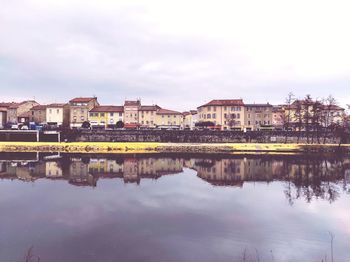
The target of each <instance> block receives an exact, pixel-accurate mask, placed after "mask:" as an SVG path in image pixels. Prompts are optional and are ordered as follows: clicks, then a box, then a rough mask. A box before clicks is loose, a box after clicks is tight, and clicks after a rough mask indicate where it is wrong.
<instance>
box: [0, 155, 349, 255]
mask: <svg viewBox="0 0 350 262" xmlns="http://www.w3.org/2000/svg"><path fill="white" fill-rule="evenodd" d="M0 159H3V160H1V161H0V210H1V216H0V261H4V262H5V261H10V262H11V261H15V262H16V261H25V260H24V255H25V254H26V252H27V251H28V249H29V248H30V247H33V249H32V250H33V253H34V254H35V255H37V256H40V258H41V260H40V261H41V262H42V261H50V262H61V261H65V262H77V261H84V262H90V261H91V262H92V261H106V262H109V261H110V262H112V261H113V262H115V261H208V262H209V261H242V260H243V256H244V253H245V254H246V257H248V258H249V259H251V260H252V261H255V260H257V259H256V258H257V257H259V259H260V261H276V262H277V261H281V262H292V261H321V260H322V259H324V257H325V255H327V258H328V261H330V255H331V249H330V239H331V237H330V233H329V232H331V233H332V234H333V235H334V236H335V238H334V261H338V262H348V261H350V251H349V247H350V195H349V192H350V185H349V184H350V159H349V158H346V157H335V156H332V157H330V156H329V157H322V156H314V157H310V156H309V157H307V156H264V155H262V156H255V157H254V156H228V155H215V156H211V155H90V156H89V155H39V154H36V153H23V154H4V153H2V154H1V155H0ZM246 261H249V260H246Z"/></svg>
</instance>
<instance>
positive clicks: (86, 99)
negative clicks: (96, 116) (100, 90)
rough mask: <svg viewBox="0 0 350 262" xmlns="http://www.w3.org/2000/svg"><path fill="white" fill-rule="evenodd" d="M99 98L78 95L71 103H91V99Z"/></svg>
mask: <svg viewBox="0 0 350 262" xmlns="http://www.w3.org/2000/svg"><path fill="white" fill-rule="evenodd" d="M95 99H97V98H96V97H76V98H73V99H72V100H70V101H69V102H70V103H89V102H90V101H91V100H95Z"/></svg>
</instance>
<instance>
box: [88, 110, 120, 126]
mask: <svg viewBox="0 0 350 262" xmlns="http://www.w3.org/2000/svg"><path fill="white" fill-rule="evenodd" d="M88 120H89V122H90V124H91V126H92V127H105V128H107V127H110V128H112V127H116V124H117V123H118V122H119V121H121V122H123V121H124V108H123V107H122V106H96V107H94V108H93V109H91V110H90V111H89V118H88Z"/></svg>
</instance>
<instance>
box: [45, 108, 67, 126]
mask: <svg viewBox="0 0 350 262" xmlns="http://www.w3.org/2000/svg"><path fill="white" fill-rule="evenodd" d="M69 111H70V110H69V104H64V103H54V104H50V105H47V106H46V121H47V124H48V125H52V126H57V127H60V126H69V118H70V114H69Z"/></svg>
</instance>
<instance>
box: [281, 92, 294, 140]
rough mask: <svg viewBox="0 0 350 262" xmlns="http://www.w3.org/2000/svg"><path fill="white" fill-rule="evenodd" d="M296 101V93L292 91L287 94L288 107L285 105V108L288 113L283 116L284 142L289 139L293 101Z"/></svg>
mask: <svg viewBox="0 0 350 262" xmlns="http://www.w3.org/2000/svg"><path fill="white" fill-rule="evenodd" d="M293 102H294V95H293V93H292V92H290V93H289V94H288V95H287V98H286V107H285V110H286V109H287V113H285V114H284V116H283V119H282V121H283V129H284V130H285V132H286V133H285V134H286V135H285V140H284V143H287V139H288V131H289V128H290V123H291V118H292V113H291V106H292V103H293Z"/></svg>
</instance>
